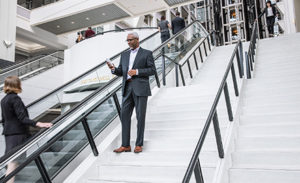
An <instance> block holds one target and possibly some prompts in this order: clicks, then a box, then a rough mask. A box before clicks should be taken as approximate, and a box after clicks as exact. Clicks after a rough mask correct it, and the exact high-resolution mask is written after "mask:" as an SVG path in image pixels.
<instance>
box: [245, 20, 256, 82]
mask: <svg viewBox="0 0 300 183" xmlns="http://www.w3.org/2000/svg"><path fill="white" fill-rule="evenodd" d="M253 26H254V28H253V30H252V33H251V38H250V43H249V48H248V52H245V61H246V72H247V79H251V77H252V76H251V71H253V69H254V68H253V63H254V62H255V54H256V52H255V50H256V46H257V39H258V38H259V36H258V23H257V21H256V22H254V25H253Z"/></svg>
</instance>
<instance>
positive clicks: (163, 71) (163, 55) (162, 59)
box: [161, 47, 166, 86]
mask: <svg viewBox="0 0 300 183" xmlns="http://www.w3.org/2000/svg"><path fill="white" fill-rule="evenodd" d="M161 52H162V55H161V61H162V63H161V65H162V68H161V69H162V80H163V85H164V86H166V68H165V67H166V65H165V48H164V47H163V48H162V49H161Z"/></svg>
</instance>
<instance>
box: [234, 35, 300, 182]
mask: <svg viewBox="0 0 300 183" xmlns="http://www.w3.org/2000/svg"><path fill="white" fill-rule="evenodd" d="M299 58H300V34H292V35H288V36H287V35H286V36H282V37H278V38H274V39H265V40H260V42H259V48H258V52H257V59H256V60H257V61H256V65H255V72H254V78H253V79H251V80H248V81H247V84H246V87H245V94H244V98H243V109H242V114H241V116H240V123H239V127H238V135H237V138H236V140H235V151H234V152H233V153H232V156H231V157H232V167H231V168H230V169H229V182H230V183H254V182H255V183H297V182H300V110H299V108H300V82H299V81H300V79H299V78H300V69H299V66H300V62H299V61H300V59H299Z"/></svg>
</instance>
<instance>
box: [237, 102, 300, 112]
mask: <svg viewBox="0 0 300 183" xmlns="http://www.w3.org/2000/svg"><path fill="white" fill-rule="evenodd" d="M299 109H300V105H299V104H297V103H296V104H287V105H272V103H270V104H269V105H268V106H259V107H258V106H253V107H250V106H244V107H243V112H242V113H243V114H251V113H252V114H261V113H264V114H267V113H277V114H285V113H297V112H299V113H300V111H299Z"/></svg>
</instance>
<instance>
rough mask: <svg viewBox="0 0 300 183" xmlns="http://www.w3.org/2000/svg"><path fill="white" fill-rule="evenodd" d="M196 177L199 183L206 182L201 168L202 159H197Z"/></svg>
mask: <svg viewBox="0 0 300 183" xmlns="http://www.w3.org/2000/svg"><path fill="white" fill-rule="evenodd" d="M194 174H195V179H196V182H197V183H204V179H203V174H202V170H201V165H200V160H199V158H198V159H197V162H196V165H195V168H194Z"/></svg>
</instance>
